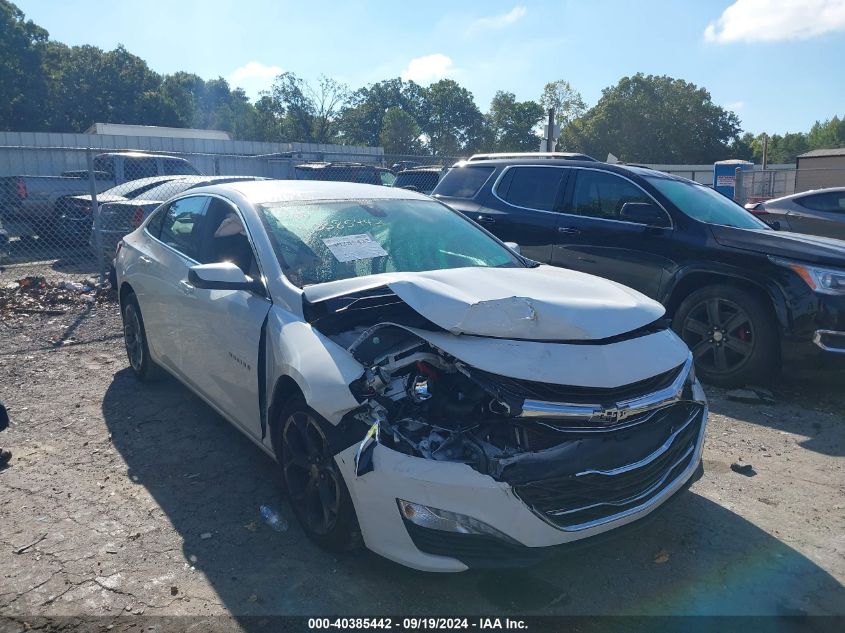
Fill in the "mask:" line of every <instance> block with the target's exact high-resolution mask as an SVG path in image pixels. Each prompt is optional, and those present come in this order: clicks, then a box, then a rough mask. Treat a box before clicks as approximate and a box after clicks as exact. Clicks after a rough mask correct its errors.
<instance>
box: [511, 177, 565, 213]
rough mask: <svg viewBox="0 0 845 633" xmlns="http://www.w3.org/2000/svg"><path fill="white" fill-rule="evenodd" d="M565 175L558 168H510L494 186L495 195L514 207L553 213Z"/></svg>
mask: <svg viewBox="0 0 845 633" xmlns="http://www.w3.org/2000/svg"><path fill="white" fill-rule="evenodd" d="M567 173H568V170H566V169H561V168H559V167H511V168H510V169H508V170H507V171H506V172H505V174H504V176H502V179H501V180H500V181H499V184H498V185H497V186H496V195H497V196H499V197H500V198H501V199H502V200H504V201H505V202H507V203H508V204H512V205H514V206H516V207H525V208H528V209H539V210H540V211H553V210H554V209H555V206H556V203H557V199H558V195H559V194H560V189H561V185H562V184H563V183H564V182H566V175H567Z"/></svg>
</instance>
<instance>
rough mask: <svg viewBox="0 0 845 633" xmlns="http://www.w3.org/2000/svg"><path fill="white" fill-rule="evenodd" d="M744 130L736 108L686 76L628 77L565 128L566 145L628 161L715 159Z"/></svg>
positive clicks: (696, 160)
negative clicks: (728, 106)
mask: <svg viewBox="0 0 845 633" xmlns="http://www.w3.org/2000/svg"><path fill="white" fill-rule="evenodd" d="M739 131H740V126H739V119H738V118H737V116H736V115H735V114H734V113H733V112H728V111H727V110H725V109H724V108H721V107H719V106H718V105H716V104H715V103H713V101H712V100H711V98H710V93H708V92H707V90H705V89H704V88H699V87H698V86H696V85H694V84H691V83H689V82H687V81H684V80H682V79H673V78H672V77H667V76H665V75H664V76H655V75H643V74H642V73H638V74H636V75H634V76H633V77H623V78H622V79H621V80H620V81H619V83H618V84H616V85H615V86H611V87H609V88H605V89H604V90H603V91H602V96H601V99H599V101H598V103H597V104H596V105H595V106H594V107H593V108H591V109H590V110H588V111H587V112H586V113H585V114H584V115H583V116H582V117H580V118H578V119H575V120H574V121H573V122H572V123H570V124H569V125H568V126H567V127H566V128H565V129H564V131H563V134H562V137H563V142H564V147H566V149H568V150H574V151H581V152H585V153H587V154H591V155H593V156H595V157H597V158H604V157H605V156H606V155H607V154H608V153H609V152H612V153H613V154H615V155H616V156H618V157H619V158H621V159H623V160H626V161H638V162H644V163H710V162H713V161H716V160H720V159H724V158H726V157H727V156H728V155H729V154H730V151H729V146H728V144H729V143H730V142H731V141H732V140H733V139H735V138H736V137H737V135H738V134H739Z"/></svg>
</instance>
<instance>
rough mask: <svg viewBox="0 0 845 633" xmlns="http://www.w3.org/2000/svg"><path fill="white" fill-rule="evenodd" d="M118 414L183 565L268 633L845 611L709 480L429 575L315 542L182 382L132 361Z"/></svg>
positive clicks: (832, 582)
mask: <svg viewBox="0 0 845 633" xmlns="http://www.w3.org/2000/svg"><path fill="white" fill-rule="evenodd" d="M103 413H104V416H105V421H106V424H107V426H108V429H109V431H110V433H111V438H112V444H113V446H114V447H115V448H116V449H117V450H118V451H119V452H120V454H121V456H122V457H123V459H124V460H125V462H126V464H127V467H128V468H127V473H126V476H127V477H128V480H129V481H130V482H131V483H132V485H137V486H141V487H143V488H145V489H146V491H147V492H148V493H149V495H150V496H151V497H152V498H153V500H154V501H155V503H156V504H157V505H158V507H160V508H161V511H162V512H163V513H164V515H165V517H166V520H167V521H168V522H169V523H170V524H172V526H173V527H174V528H175V530H176V531H177V532H178V534H179V536H180V537H181V539H182V546H181V550H182V551H181V555H182V556H183V557H184V565H186V566H187V565H190V566H193V568H194V569H195V570H196V572H199V573H201V574H202V575H204V577H205V579H207V582H208V583H209V584H210V586H211V587H212V589H213V591H214V592H215V593H216V594H217V596H218V597H219V601H220V603H222V605H223V606H224V607H225V609H227V610H228V611H229V612H230V613H231V614H232V615H233V616H234V617H236V618H238V619H239V623H240V625H241V626H242V627H243V628H245V629H247V630H254V631H258V630H266V627H265V626H264V625H266V619H262V618H260V617H259V618H255V617H253V616H262V617H265V616H269V615H325V614H350V615H351V614H357V615H379V614H385V615H387V614H417V615H421V614H430V615H434V614H441V615H449V614H455V613H466V614H478V615H491V614H502V615H504V614H643V615H650V614H766V615H796V614H804V613H811V614H816V613H832V612H833V613H842V612H843V610H845V589H843V587H842V585H841V584H840V583H839V582H838V581H837V580H836V579H835V578H833V577H832V576H831V575H829V574H828V573H827V572H826V571H824V570H823V569H822V568H820V567H819V566H817V565H816V564H815V563H814V562H813V561H811V560H810V559H808V558H806V557H805V556H803V555H802V554H800V553H799V552H798V551H796V550H794V549H792V548H790V547H789V546H787V545H786V544H784V543H783V542H781V541H780V540H778V539H776V538H773V537H772V536H771V535H769V534H768V533H766V532H764V531H762V530H760V529H759V528H757V527H756V526H755V525H753V524H752V523H750V522H748V521H746V520H745V519H743V518H742V517H740V516H738V515H737V514H735V513H734V512H731V511H729V510H727V509H725V508H723V507H721V506H719V505H717V504H715V503H712V502H710V501H708V500H707V499H705V498H704V497H702V496H699V495H697V494H695V485H694V486H693V488H692V491H691V492H685V493H682V494H680V495H678V496H677V497H676V498H675V499H673V500H672V501H671V502H670V505H668V506H667V507H665V508H664V509H662V510H661V511H660V512H658V513H655V515H654V516H653V517H650V518H648V519H646V520H645V521H643V522H641V523H639V524H638V525H636V527H635V528H634V529H633V530H631V531H626V532H624V533H620V534H619V535H618V536H617V537H615V538H612V539H609V540H605V541H604V542H602V543H601V544H597V543H594V544H591V545H590V546H587V547H581V548H577V549H571V550H562V551H561V550H559V551H556V552H555V553H554V554H553V555H552V556H550V558H549V559H547V560H546V561H545V562H543V563H541V564H539V565H538V566H535V567H532V568H528V569H524V570H506V571H502V570H492V571H471V572H466V573H462V574H446V575H442V574H426V573H422V572H417V571H414V570H410V569H407V568H404V567H401V566H399V565H396V564H394V563H391V562H390V561H387V560H385V559H382V558H380V557H378V556H376V555H374V554H371V553H369V552H367V551H365V550H360V551H356V552H352V553H348V554H343V555H333V554H330V553H327V552H324V551H322V550H320V549H319V548H317V547H316V546H315V545H313V544H312V543H311V542H310V541H309V540H308V539H307V538H306V537H305V536H304V535H303V533H302V531H301V530H300V529H299V527H298V525H297V524H296V523H295V521H294V520H293V518H292V513H291V512H290V509H289V508H288V507H287V505H286V503H285V501H284V500H283V499H282V497H281V495H280V492H279V488H278V486H277V483H276V476H277V470H276V465H275V463H274V462H273V461H272V460H271V459H270V458H269V457H268V456H266V455H265V454H263V453H262V451H261V450H260V449H259V448H258V447H256V446H255V445H254V444H252V443H251V442H250V441H249V440H248V439H247V438H245V437H244V436H243V435H242V434H241V433H240V432H239V431H237V430H236V429H235V428H233V427H232V426H231V425H229V424H228V423H227V422H225V421H224V420H223V419H221V418H220V417H219V416H218V415H217V414H215V413H214V412H213V411H212V410H211V409H210V408H209V407H207V406H206V405H205V404H204V403H202V402H201V401H200V400H199V399H198V398H197V397H195V396H194V395H192V394H191V393H190V392H189V391H188V390H187V389H185V388H184V387H182V386H181V385H180V384H178V383H177V382H176V381H175V380H172V379H171V380H165V381H162V382H160V383H156V384H152V385H142V384H140V383H138V382H137V381H136V380H135V378H134V377H133V376H132V374H131V372H130V371H129V370H122V371H120V372H118V373H117V374H115V376H114V379H113V382H112V383H111V384H110V385H109V387H108V389H107V392H106V394H105V398H104V401H103ZM707 476H708V475H705V477H707ZM262 504H268V505H270V506H272V507H274V508H276V509H278V510H279V511H281V512H282V513H283V514H284V515H285V516H286V517H288V519H289V520H290V522H291V525H290V528H289V530H288V531H286V532H281V533H280V532H275V531H273V530H271V529H270V528H269V527H267V526H266V525H264V524H263V523H262V522H261V519H260V517H259V506H260V505H262ZM144 538H147V535H145V536H144ZM149 538H153V536H150V537H149ZM177 557H178V555H177ZM178 562H181V561H177V563H178ZM179 567H180V569H181V565H180V566H179ZM181 595H183V594H182V593H180V596H181ZM206 599H208V598H206Z"/></svg>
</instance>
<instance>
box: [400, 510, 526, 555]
mask: <svg viewBox="0 0 845 633" xmlns="http://www.w3.org/2000/svg"><path fill="white" fill-rule="evenodd" d="M396 502H397V503H398V504H399V512H401V513H402V516H403V517H404V518H405V520H407V521H410V522H411V523H413V524H414V525H418V526H420V527H424V528H428V529H430V530H440V531H441V532H452V533H455V534H476V535H482V534H483V535H486V536H492V537H494V538H497V539H501V540H504V541H508V542H509V543H513V544H515V545H519V542H518V541H516V540H514V539H512V538H511V537H510V536H508V535H507V534H504V533H503V532H500V531H499V530H497V529H496V528H494V527H493V526H492V525H487V524H486V523H485V522H484V521H479V520H478V519H474V518H473V517H470V516H467V515H465V514H459V513H457V512H449V511H448V510H440V509H439V508H432V507H430V506H424V505H422V504H420V503H411V502H410V501H405V500H404V499H397V500H396Z"/></svg>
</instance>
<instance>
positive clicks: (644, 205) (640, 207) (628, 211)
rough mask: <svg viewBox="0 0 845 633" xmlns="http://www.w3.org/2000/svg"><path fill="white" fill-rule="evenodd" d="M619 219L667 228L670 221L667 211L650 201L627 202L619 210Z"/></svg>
mask: <svg viewBox="0 0 845 633" xmlns="http://www.w3.org/2000/svg"><path fill="white" fill-rule="evenodd" d="M619 219H620V220H625V221H626V222H636V223H637V224H645V225H646V226H657V227H661V228H666V227H668V226H669V222H668V221H667V218H666V212H665V211H663V209H661V208H660V207H657V206H655V205H653V204H651V203H650V202H626V203H625V204H623V205H622V210H621V211H620V212H619Z"/></svg>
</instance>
